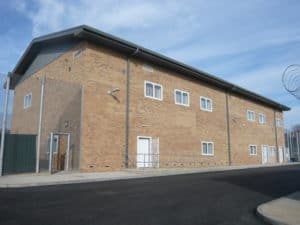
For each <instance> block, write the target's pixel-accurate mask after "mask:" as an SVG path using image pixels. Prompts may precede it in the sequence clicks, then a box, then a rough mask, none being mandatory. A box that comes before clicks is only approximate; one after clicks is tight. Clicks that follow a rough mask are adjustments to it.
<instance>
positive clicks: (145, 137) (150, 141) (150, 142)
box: [136, 136, 152, 168]
mask: <svg viewBox="0 0 300 225" xmlns="http://www.w3.org/2000/svg"><path fill="white" fill-rule="evenodd" d="M142 138H143V139H149V148H150V152H151V151H152V137H151V136H137V138H136V140H137V142H136V167H137V168H148V167H149V166H147V167H145V166H144V167H139V166H138V163H139V162H138V156H139V139H142ZM148 163H149V162H148ZM151 163H152V162H151ZM144 164H145V162H144Z"/></svg>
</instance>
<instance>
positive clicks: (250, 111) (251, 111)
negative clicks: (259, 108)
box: [247, 109, 256, 122]
mask: <svg viewBox="0 0 300 225" xmlns="http://www.w3.org/2000/svg"><path fill="white" fill-rule="evenodd" d="M249 113H253V114H254V118H253V120H252V119H249V117H248V115H249ZM247 120H248V121H250V122H255V121H256V113H255V111H253V110H249V109H247Z"/></svg>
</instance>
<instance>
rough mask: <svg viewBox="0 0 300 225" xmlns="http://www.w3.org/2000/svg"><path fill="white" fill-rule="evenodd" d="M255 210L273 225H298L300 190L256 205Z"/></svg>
mask: <svg viewBox="0 0 300 225" xmlns="http://www.w3.org/2000/svg"><path fill="white" fill-rule="evenodd" d="M257 212H258V214H259V215H260V216H261V217H262V218H263V219H264V220H265V221H267V222H269V223H271V224H274V225H300V191H299V192H295V193H293V194H291V195H288V196H285V197H281V198H279V199H275V200H273V201H270V202H267V203H264V204H262V205H260V206H258V208H257Z"/></svg>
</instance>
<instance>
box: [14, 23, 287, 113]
mask: <svg viewBox="0 0 300 225" xmlns="http://www.w3.org/2000/svg"><path fill="white" fill-rule="evenodd" d="M74 40H88V41H90V42H93V43H96V44H100V45H104V46H107V47H110V48H113V49H115V50H117V51H120V52H122V53H124V54H127V55H128V56H130V55H131V56H132V57H138V58H142V59H144V60H147V61H150V62H152V63H155V64H158V65H161V66H164V67H168V68H170V69H172V70H175V71H177V72H179V73H181V74H183V75H186V76H192V77H195V78H197V79H200V80H202V81H204V82H206V83H209V84H212V85H214V86H217V87H219V88H222V89H224V90H226V91H228V92H230V93H236V94H239V95H241V96H244V97H246V98H249V99H252V100H255V101H259V102H261V103H263V104H266V105H268V106H271V107H273V108H275V109H279V110H290V108H289V107H288V106H285V105H282V104H280V103H278V102H275V101H273V100H271V99H269V98H266V97H264V96H261V95H259V94H257V93H254V92H252V91H249V90H247V89H245V88H242V87H240V86H238V85H235V84H232V83H230V82H228V81H225V80H223V79H221V78H218V77H216V76H214V75H211V74H209V73H207V72H204V71H201V70H199V69H196V68H194V67H191V66H189V65H186V64H184V63H181V62H179V61H176V60H174V59H172V58H169V57H166V56H164V55H161V54H159V53H157V52H154V51H151V50H149V49H146V48H144V47H142V46H139V45H137V44H134V43H132V42H129V41H126V40H123V39H121V38H118V37H116V36H113V35H110V34H108V33H105V32H102V31H100V30H97V29H95V28H93V27H89V26H86V25H81V26H78V27H73V28H70V29H67V30H63V31H60V32H55V33H51V34H48V35H45V36H41V37H38V38H35V39H33V40H32V41H31V43H30V44H29V46H28V47H27V49H26V50H25V52H24V54H23V55H22V57H21V58H20V60H19V61H18V63H17V65H16V66H15V68H14V69H13V71H12V82H11V87H12V88H13V87H14V86H15V85H16V84H17V82H18V80H19V79H20V77H21V76H22V75H23V74H24V72H26V70H27V68H28V67H29V66H30V64H31V62H32V61H33V59H34V57H35V55H36V54H37V53H38V51H39V49H41V48H43V46H47V45H48V44H53V43H54V44H55V43H60V42H62V41H74ZM133 55H134V56H133Z"/></svg>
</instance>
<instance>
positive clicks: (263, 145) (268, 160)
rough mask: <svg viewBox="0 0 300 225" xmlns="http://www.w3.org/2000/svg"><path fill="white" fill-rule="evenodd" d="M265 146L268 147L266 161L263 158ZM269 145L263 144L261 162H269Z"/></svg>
mask: <svg viewBox="0 0 300 225" xmlns="http://www.w3.org/2000/svg"><path fill="white" fill-rule="evenodd" d="M264 147H266V150H267V151H266V152H267V160H266V162H265V163H264V162H263V160H264V154H263V149H264ZM268 151H269V146H268V145H261V164H267V163H269V152H268Z"/></svg>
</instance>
